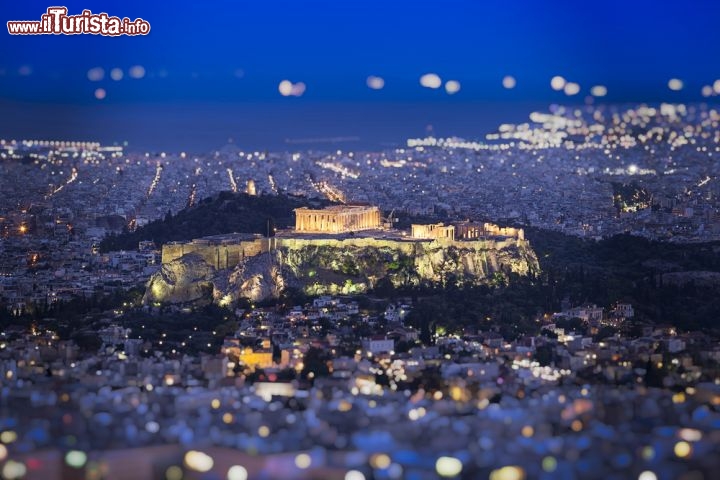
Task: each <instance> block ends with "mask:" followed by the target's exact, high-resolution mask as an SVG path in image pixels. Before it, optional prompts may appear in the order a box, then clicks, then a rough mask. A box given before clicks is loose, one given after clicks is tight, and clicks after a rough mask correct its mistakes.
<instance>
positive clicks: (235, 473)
mask: <svg viewBox="0 0 720 480" xmlns="http://www.w3.org/2000/svg"><path fill="white" fill-rule="evenodd" d="M247 478H248V471H247V469H246V468H245V467H243V466H242V465H233V466H232V467H230V468H229V469H228V472H227V480H247Z"/></svg>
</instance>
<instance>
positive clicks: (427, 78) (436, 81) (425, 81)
mask: <svg viewBox="0 0 720 480" xmlns="http://www.w3.org/2000/svg"><path fill="white" fill-rule="evenodd" d="M420 85H422V86H423V87H425V88H433V89H435V88H440V87H441V86H442V79H441V78H440V77H439V76H438V75H437V74H435V73H426V74H425V75H423V76H422V77H420Z"/></svg>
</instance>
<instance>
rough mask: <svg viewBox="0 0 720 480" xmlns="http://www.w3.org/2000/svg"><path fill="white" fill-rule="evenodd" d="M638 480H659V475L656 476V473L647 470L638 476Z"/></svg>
mask: <svg viewBox="0 0 720 480" xmlns="http://www.w3.org/2000/svg"><path fill="white" fill-rule="evenodd" d="M638 480H657V475H655V472H651V471H650V470H645V471H644V472H642V473H641V474H640V475H639V476H638Z"/></svg>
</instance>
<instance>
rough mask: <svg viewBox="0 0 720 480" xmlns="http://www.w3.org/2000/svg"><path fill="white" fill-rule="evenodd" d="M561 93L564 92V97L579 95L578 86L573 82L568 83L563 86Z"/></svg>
mask: <svg viewBox="0 0 720 480" xmlns="http://www.w3.org/2000/svg"><path fill="white" fill-rule="evenodd" d="M563 91H564V92H565V95H567V96H569V97H571V96H573V95H577V94H578V93H580V85H579V84H577V83H575V82H568V83H566V84H565V87H564V88H563Z"/></svg>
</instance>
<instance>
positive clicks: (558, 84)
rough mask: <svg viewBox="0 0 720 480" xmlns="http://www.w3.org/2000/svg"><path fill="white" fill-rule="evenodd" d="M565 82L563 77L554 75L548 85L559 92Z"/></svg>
mask: <svg viewBox="0 0 720 480" xmlns="http://www.w3.org/2000/svg"><path fill="white" fill-rule="evenodd" d="M565 83H567V82H566V81H565V79H564V78H563V77H561V76H560V75H556V76H554V77H553V78H552V79H551V80H550V87H551V88H552V89H553V90H555V91H557V92H559V91H560V90H562V89H563V88H565Z"/></svg>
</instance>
